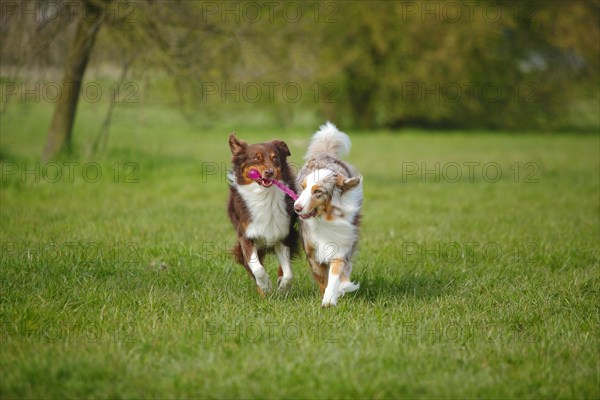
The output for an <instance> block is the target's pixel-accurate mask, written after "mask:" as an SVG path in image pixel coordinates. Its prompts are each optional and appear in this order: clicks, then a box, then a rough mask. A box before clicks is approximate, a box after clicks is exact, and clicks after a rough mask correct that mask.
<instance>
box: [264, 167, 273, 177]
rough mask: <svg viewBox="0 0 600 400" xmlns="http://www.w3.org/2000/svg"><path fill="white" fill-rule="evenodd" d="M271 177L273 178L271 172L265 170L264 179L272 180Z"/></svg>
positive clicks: (270, 170)
mask: <svg viewBox="0 0 600 400" xmlns="http://www.w3.org/2000/svg"><path fill="white" fill-rule="evenodd" d="M272 177H273V170H272V169H267V170H265V178H272Z"/></svg>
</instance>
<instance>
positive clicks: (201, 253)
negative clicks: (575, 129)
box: [0, 104, 600, 398]
mask: <svg viewBox="0 0 600 400" xmlns="http://www.w3.org/2000/svg"><path fill="white" fill-rule="evenodd" d="M50 116H51V108H50V107H45V106H43V105H32V104H18V105H12V104H11V105H10V107H9V108H8V111H7V113H6V114H5V115H3V116H2V120H1V124H2V147H1V151H0V157H1V160H0V161H1V163H0V165H1V167H2V171H3V174H2V191H1V194H0V200H1V211H0V218H1V228H2V229H1V233H0V240H1V245H2V249H1V250H2V251H1V259H0V261H1V269H0V311H1V321H0V322H1V324H2V326H1V334H2V343H1V346H0V359H1V369H0V397H2V398H17V397H18V398H107V397H118V398H139V397H157V398H158V397H160V398H167V397H168V398H183V397H211V398H214V397H219V398H221V397H228V398H238V397H242V398H282V397H311V398H313V397H314V398H332V397H335V398H340V397H343V398H398V397H403V398H406V397H409V398H414V397H417V398H440V397H443V398H446V397H455V398H469V397H471V398H472V397H485V398H505V397H513V398H598V396H599V395H600V393H599V389H598V387H599V378H598V368H599V362H598V358H599V357H598V356H599V353H598V348H599V347H598V346H599V340H598V338H599V336H600V335H599V334H600V332H599V310H598V304H599V303H598V298H599V287H600V285H599V279H598V263H599V258H600V249H599V244H598V243H599V238H600V231H599V229H600V227H599V219H600V209H599V207H600V203H599V202H600V192H599V190H600V189H599V179H600V178H599V169H600V163H599V155H598V150H599V138H598V136H597V135H593V136H585V135H565V134H561V135H545V134H533V133H532V134H525V133H524V134H519V135H517V134H502V133H497V134H489V133H486V132H480V133H476V132H475V133H474V132H470V133H461V132H454V133H435V132H434V133H429V132H416V131H403V132H399V133H395V134H392V133H389V132H349V133H350V135H351V138H352V141H353V151H352V154H351V155H350V156H349V157H348V160H349V161H350V162H352V163H353V164H355V165H356V166H357V167H358V168H359V169H360V170H361V172H362V173H363V174H364V177H365V205H364V223H363V226H362V238H361V242H360V253H359V255H358V256H357V258H356V260H355V264H354V265H355V267H354V273H353V278H354V280H356V281H358V282H360V283H361V288H360V290H359V291H358V292H356V293H353V294H350V295H347V296H345V297H343V298H341V299H340V301H339V305H338V307H336V308H331V309H321V308H320V299H319V296H318V290H317V288H316V285H315V284H314V283H313V282H312V278H311V277H310V274H309V271H308V266H307V263H306V261H305V260H304V258H303V257H301V258H299V259H297V260H296V261H294V263H293V267H294V271H295V276H296V278H295V283H294V287H293V289H292V291H291V293H289V295H287V296H284V295H280V294H277V293H276V294H273V295H271V296H269V297H268V298H267V299H261V298H259V296H258V295H257V293H256V290H255V289H254V287H253V284H252V282H251V281H250V280H249V279H248V277H247V275H246V273H245V271H244V270H243V268H242V267H240V266H237V265H235V264H234V262H233V261H232V259H231V258H230V257H229V255H228V254H227V251H226V250H227V248H228V247H230V246H231V245H232V244H233V240H234V233H233V229H232V228H231V226H230V223H229V221H228V219H227V216H226V212H225V205H226V198H227V185H226V183H225V182H224V179H222V177H221V175H220V174H215V175H212V174H207V173H203V172H206V166H208V165H210V166H215V165H216V166H218V167H219V168H220V166H221V165H222V163H224V164H223V165H224V166H225V167H227V165H228V164H227V163H228V160H229V152H228V146H227V140H226V139H227V135H228V133H229V130H230V129H233V128H235V129H236V130H237V131H238V135H239V136H240V137H242V138H245V139H248V140H249V141H262V140H267V139H272V138H275V137H278V138H282V139H284V140H286V141H287V143H288V144H289V146H290V148H291V151H292V160H293V161H294V162H296V163H300V162H301V160H302V155H303V153H304V148H305V146H306V143H307V140H308V139H309V137H310V134H311V133H312V132H311V131H310V130H306V129H299V128H296V129H291V130H285V131H284V130H277V129H267V130H264V131H261V130H259V129H257V128H256V127H252V128H246V127H245V126H243V125H239V126H235V125H236V124H235V123H230V126H227V127H224V128H223V129H216V128H211V129H210V130H204V129H201V128H196V127H194V126H192V125H190V124H187V123H186V122H185V121H184V119H183V118H181V117H180V116H179V115H178V114H177V113H175V112H173V111H169V110H165V109H161V108H159V107H156V108H154V109H141V108H136V107H131V108H128V107H125V106H123V107H118V108H117V110H116V112H115V116H114V121H115V122H114V124H113V127H112V130H111V138H110V147H109V150H108V151H107V152H105V153H103V154H101V155H98V156H90V155H87V154H86V152H85V151H82V153H81V154H80V155H79V156H78V158H77V159H76V160H75V161H76V162H78V163H79V165H76V166H74V167H73V181H72V182H71V181H70V180H69V179H68V177H67V176H66V173H67V167H66V166H65V164H64V162H66V161H58V164H57V165H58V166H59V167H60V168H62V172H63V176H62V177H61V178H60V179H54V178H53V177H54V175H53V174H54V172H55V171H52V170H50V169H49V168H47V169H48V172H49V173H50V174H51V176H50V177H49V178H48V177H46V178H44V177H43V176H41V175H40V176H36V175H35V174H36V173H35V172H32V173H31V174H29V175H25V176H21V174H20V173H21V171H22V170H23V167H24V166H25V167H27V168H30V169H31V168H34V171H35V162H36V159H37V157H38V156H39V154H40V153H41V149H42V146H43V141H44V133H45V130H46V128H47V126H48V123H49V118H50ZM102 117H103V114H102V112H99V111H97V110H96V109H95V108H93V107H92V105H89V106H86V105H85V104H84V105H83V106H82V109H81V111H80V115H79V119H78V121H77V124H76V137H77V144H78V147H79V148H82V149H85V148H86V145H87V144H88V143H90V141H91V138H92V137H93V135H95V133H96V130H97V127H98V126H99V123H100V121H101V119H102ZM342 128H343V127H342ZM23 163H25V164H23ZM92 163H96V164H92ZM127 163H134V164H127ZM203 163H204V164H203ZM436 163H439V166H440V167H439V170H440V172H439V173H437V172H433V173H430V174H426V175H425V176H424V177H422V176H420V174H419V173H417V174H413V175H409V176H407V172H408V171H409V170H410V169H411V168H415V166H416V168H418V169H419V170H421V171H423V167H425V168H427V169H435V166H436ZM452 163H457V164H458V165H459V167H460V168H461V169H462V173H463V177H462V178H461V179H459V180H457V181H456V182H451V180H454V179H453V177H454V175H455V171H456V169H454V170H452V168H454V164H452ZM465 163H480V164H479V165H477V164H465ZM490 163H496V164H493V165H492V167H493V168H496V169H497V168H498V167H499V168H500V170H501V171H502V177H499V178H498V179H497V181H495V180H496V179H495V170H494V169H493V168H492V167H488V168H492V169H488V170H487V171H486V172H487V174H484V172H483V167H484V166H488V165H491V164H490ZM528 163H530V164H528ZM90 165H92V167H90ZM468 165H473V167H472V168H473V175H472V176H469V169H468V168H469V167H468ZM203 166H204V171H203ZM55 167H56V166H55ZM84 167H87V168H88V171H87V172H88V173H91V172H94V171H95V170H94V171H92V169H94V168H99V169H100V170H101V171H102V177H101V179H99V181H98V182H95V183H93V182H89V181H90V180H91V178H93V177H94V175H95V174H93V175H84V173H83V169H84ZM14 168H16V169H17V173H14V174H13V173H12V171H13V169H14ZM43 168H44V165H40V170H42V169H43ZM89 168H92V169H89ZM515 169H517V170H519V175H518V176H516V175H515ZM115 171H118V172H119V175H118V176H116V175H115V173H116V172H115ZM128 173H132V174H133V175H131V176H127V175H126V174H128ZM444 173H445V174H446V175H444ZM36 180H37V182H36ZM52 180H57V182H51V181H52ZM126 180H127V181H133V182H126ZM492 180H494V181H495V182H492ZM267 270H268V271H269V272H270V275H271V278H272V279H273V277H274V276H275V270H276V263H275V259H274V258H270V259H269V260H268V262H267Z"/></svg>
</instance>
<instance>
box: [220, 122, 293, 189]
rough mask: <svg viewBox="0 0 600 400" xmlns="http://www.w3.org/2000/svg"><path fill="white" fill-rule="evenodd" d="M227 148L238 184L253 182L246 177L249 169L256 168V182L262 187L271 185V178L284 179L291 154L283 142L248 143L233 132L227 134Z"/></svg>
mask: <svg viewBox="0 0 600 400" xmlns="http://www.w3.org/2000/svg"><path fill="white" fill-rule="evenodd" d="M229 148H230V149H231V154H232V155H233V157H232V162H233V166H234V170H235V177H236V180H237V183H238V184H240V185H248V184H250V183H252V182H255V181H253V180H252V179H250V178H249V177H248V172H249V171H250V170H251V169H256V170H257V171H258V172H259V173H260V178H259V179H257V180H256V182H257V183H258V184H259V185H261V186H264V187H269V186H272V185H273V179H277V180H282V179H284V173H285V169H286V168H287V157H288V156H289V155H291V153H290V149H289V148H288V147H287V144H285V142H282V141H281V140H273V141H271V142H266V143H257V144H248V143H246V141H244V140H240V139H238V138H237V137H236V136H235V132H234V133H232V134H231V135H230V136H229Z"/></svg>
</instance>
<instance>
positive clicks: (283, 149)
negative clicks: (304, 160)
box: [271, 140, 292, 157]
mask: <svg viewBox="0 0 600 400" xmlns="http://www.w3.org/2000/svg"><path fill="white" fill-rule="evenodd" d="M271 143H272V144H273V145H274V146H275V147H276V148H277V150H279V152H280V153H281V155H283V156H284V157H287V156H291V155H292V153H290V149H289V148H288V146H287V144H285V142H284V141H282V140H273V141H272V142H271Z"/></svg>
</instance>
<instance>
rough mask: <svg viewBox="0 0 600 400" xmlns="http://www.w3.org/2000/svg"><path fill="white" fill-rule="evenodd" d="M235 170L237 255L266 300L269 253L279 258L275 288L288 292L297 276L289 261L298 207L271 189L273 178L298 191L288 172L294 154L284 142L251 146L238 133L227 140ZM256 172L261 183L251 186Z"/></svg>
mask: <svg viewBox="0 0 600 400" xmlns="http://www.w3.org/2000/svg"><path fill="white" fill-rule="evenodd" d="M229 148H230V149H231V154H232V155H233V157H232V162H233V171H230V173H229V176H228V177H229V183H230V186H229V205H228V209H227V212H228V214H229V218H230V219H231V223H232V224H233V227H234V228H235V230H236V232H237V237H238V238H237V240H238V241H237V243H236V245H235V247H234V249H233V253H234V255H235V258H236V260H237V262H238V263H240V264H242V265H243V266H244V267H245V268H246V270H247V271H248V273H249V274H250V277H252V278H253V279H254V280H255V281H256V285H257V287H258V292H259V293H260V294H261V295H262V296H264V295H265V293H267V292H269V291H270V290H271V283H270V281H269V275H268V274H267V272H266V270H265V268H264V267H263V261H264V256H265V253H266V252H267V251H269V250H274V251H275V253H276V254H277V257H278V259H279V271H278V280H277V285H278V288H279V289H280V290H286V289H288V288H289V287H290V285H291V283H292V280H293V274H292V268H291V263H290V261H291V257H292V256H293V255H294V254H295V252H296V248H297V242H298V232H297V231H296V229H295V227H294V226H295V224H296V220H297V216H296V213H295V212H294V202H293V200H292V199H291V198H289V197H288V196H286V195H285V194H284V193H283V192H282V191H281V190H279V189H278V188H277V187H274V185H273V179H277V180H279V181H282V182H284V183H285V184H287V185H288V186H290V187H294V180H295V176H294V173H293V171H292V170H291V169H290V168H289V166H288V163H287V157H288V156H289V155H290V150H289V149H288V147H287V145H286V144H285V143H284V142H282V141H281V140H273V141H271V142H267V143H258V144H250V145H249V144H248V143H246V142H245V141H243V140H239V139H238V138H237V137H236V136H235V133H232V134H231V135H230V136H229ZM251 169H256V170H258V171H259V172H260V178H259V179H257V180H256V181H253V180H252V179H250V178H249V177H248V171H250V170H251Z"/></svg>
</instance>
